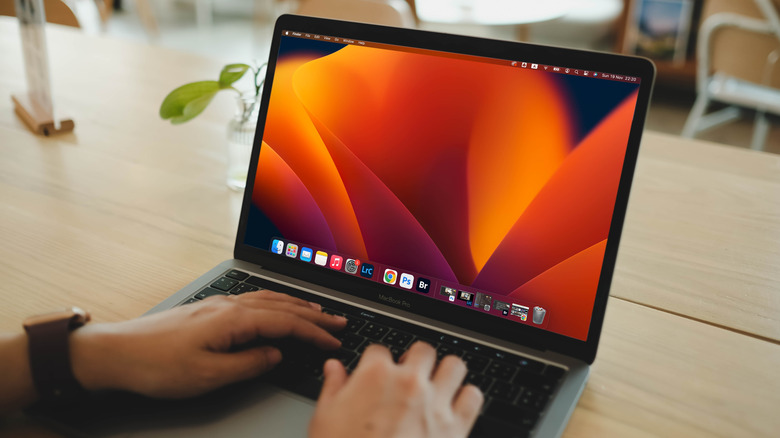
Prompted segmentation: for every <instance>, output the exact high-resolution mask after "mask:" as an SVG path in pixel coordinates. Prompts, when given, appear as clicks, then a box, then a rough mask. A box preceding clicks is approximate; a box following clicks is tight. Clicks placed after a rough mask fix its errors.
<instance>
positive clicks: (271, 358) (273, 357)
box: [265, 348, 282, 365]
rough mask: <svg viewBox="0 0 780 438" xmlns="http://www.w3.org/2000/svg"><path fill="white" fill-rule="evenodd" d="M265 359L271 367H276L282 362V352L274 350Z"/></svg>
mask: <svg viewBox="0 0 780 438" xmlns="http://www.w3.org/2000/svg"><path fill="white" fill-rule="evenodd" d="M265 358H266V360H267V361H268V363H269V364H270V365H276V364H278V363H279V362H281V361H282V352H281V351H279V350H277V349H276V348H272V349H270V350H268V351H267V352H266V353H265Z"/></svg>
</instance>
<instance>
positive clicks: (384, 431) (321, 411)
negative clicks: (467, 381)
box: [309, 342, 483, 438]
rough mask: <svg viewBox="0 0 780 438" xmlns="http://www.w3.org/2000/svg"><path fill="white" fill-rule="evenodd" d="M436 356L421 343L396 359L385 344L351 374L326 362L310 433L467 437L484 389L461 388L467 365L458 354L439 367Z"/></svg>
mask: <svg viewBox="0 0 780 438" xmlns="http://www.w3.org/2000/svg"><path fill="white" fill-rule="evenodd" d="M436 359H437V358H436V351H435V350H434V349H433V347H431V346H430V345H428V344H426V343H425V342H417V343H415V344H413V345H412V346H411V347H410V348H409V350H408V351H407V352H406V353H405V354H404V355H403V356H401V358H400V360H399V362H398V363H395V362H394V361H393V356H392V355H391V352H390V350H388V349H387V348H386V347H384V346H380V345H370V346H368V347H367V348H366V350H365V352H364V353H363V356H362V357H361V359H360V362H359V363H358V365H357V367H356V368H355V370H354V371H353V372H352V374H351V375H349V376H347V372H346V370H345V368H344V365H343V364H342V363H341V362H340V361H338V360H334V359H330V360H328V361H327V362H326V363H325V369H324V371H325V381H324V383H323V387H322V392H321V393H320V398H319V401H318V402H317V408H316V410H315V413H314V417H313V418H312V421H311V423H310V425H309V436H310V437H312V438H331V437H353V436H354V437H357V436H360V437H369V436H370V437H447V438H450V437H465V436H467V435H468V433H469V430H471V427H472V425H473V424H474V422H475V421H476V419H477V416H478V415H479V413H480V409H481V407H482V403H483V396H482V393H481V392H480V391H479V389H477V388H476V387H475V386H473V385H466V386H461V384H462V382H463V379H464V377H465V376H466V373H467V369H466V365H465V364H464V363H463V361H462V360H461V359H460V358H458V357H455V356H447V357H445V358H444V359H443V360H442V361H441V362H439V364H438V366H437V364H436Z"/></svg>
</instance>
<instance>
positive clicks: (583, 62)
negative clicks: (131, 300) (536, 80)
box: [234, 15, 655, 363]
mask: <svg viewBox="0 0 780 438" xmlns="http://www.w3.org/2000/svg"><path fill="white" fill-rule="evenodd" d="M282 30H289V31H301V32H308V33H316V34H323V35H333V36H340V37H347V38H354V39H359V40H366V41H372V42H381V43H388V44H396V45H402V46H410V47H417V48H424V49H430V50H439V51H447V52H453V53H460V54H466V55H477V56H484V57H492V58H499V59H508V60H509V59H529V60H530V59H533V60H534V62H538V63H540V64H550V65H561V64H565V65H576V66H579V67H580V68H582V69H588V70H591V71H601V72H615V73H620V74H624V75H630V76H635V77H638V78H640V80H641V82H640V87H639V94H638V99H637V105H636V110H635V116H634V121H633V124H632V126H631V131H630V134H629V139H628V145H627V148H626V155H625V160H624V164H623V171H622V174H621V179H620V184H619V187H618V193H617V198H616V202H615V209H614V213H613V216H612V223H611V227H610V231H609V237H608V239H607V245H606V250H605V256H604V262H603V264H602V269H601V276H600V279H599V284H598V289H597V291H596V296H595V301H594V307H593V312H592V315H591V322H590V326H589V329H588V337H587V340H585V341H582V340H579V339H575V338H571V337H568V336H564V335H560V334H557V333H555V332H551V331H547V330H543V329H539V328H536V327H533V326H530V325H526V324H522V323H518V322H514V321H510V320H507V319H503V318H499V317H496V316H493V315H488V314H483V313H480V312H476V311H474V310H472V309H467V308H463V307H460V306H453V305H450V304H449V303H447V302H445V301H440V300H435V299H431V298H430V297H428V296H426V295H423V294H417V293H414V292H403V291H401V290H399V289H396V288H393V287H390V286H386V285H383V284H381V283H377V282H372V281H367V280H365V279H363V278H359V277H354V276H350V275H346V274H344V273H343V272H337V271H333V270H330V269H323V268H321V267H319V266H316V265H313V264H308V263H305V262H302V261H300V260H295V259H291V258H287V257H280V256H278V255H277V254H273V253H271V252H270V251H267V250H265V249H261V248H257V247H253V246H249V245H247V244H246V243H244V242H245V238H246V230H247V229H246V227H247V222H248V216H249V204H250V203H251V195H252V193H251V191H252V188H253V186H254V176H255V174H256V172H257V162H258V156H259V150H260V147H261V144H262V138H263V129H264V126H265V119H266V115H267V111H268V104H269V101H270V92H271V87H270V86H266V87H265V88H264V90H263V95H262V99H261V104H260V105H261V106H260V115H259V118H258V122H257V131H256V134H255V139H254V146H253V151H252V159H251V162H250V166H249V173H248V178H247V186H246V187H247V189H246V190H245V193H244V199H243V205H242V210H241V217H240V222H239V227H238V232H237V235H236V243H235V248H234V257H235V258H236V259H240V260H244V261H248V262H250V263H254V264H257V265H261V266H262V267H263V268H264V269H267V270H270V271H273V272H278V273H280V274H283V275H288V276H294V277H296V278H300V279H302V280H305V281H308V282H311V283H315V284H318V285H321V286H324V287H328V288H332V289H336V290H339V291H340V292H344V293H348V294H352V295H355V296H359V297H360V298H363V299H369V300H372V301H376V302H377V303H381V304H385V305H387V304H388V301H386V300H380V299H379V298H378V296H379V294H383V295H384V296H386V297H387V296H390V297H393V298H396V299H398V300H402V301H404V302H405V303H407V304H408V305H409V306H410V307H406V306H399V308H401V309H403V310H407V311H412V312H414V313H417V314H420V315H423V316H425V317H428V318H433V319H436V320H440V321H443V322H446V323H450V324H454V325H457V326H461V327H463V328H466V329H469V330H473V331H477V332H480V333H486V334H489V335H491V336H494V337H498V338H501V339H505V340H507V341H510V342H513V343H516V344H520V345H525V346H528V347H531V348H535V349H539V350H550V351H555V352H559V353H561V354H565V355H567V356H572V357H576V358H578V359H581V360H583V361H585V362H587V363H592V362H593V360H594V358H595V355H596V350H597V347H598V341H599V338H600V335H601V329H602V324H603V320H604V313H605V310H606V303H607V299H608V296H609V289H610V285H611V281H612V275H613V273H614V267H615V261H616V258H617V250H618V245H619V240H620V235H621V232H622V228H623V222H624V218H625V214H626V208H627V204H628V197H629V192H630V189H631V183H632V180H633V175H634V169H635V165H636V159H637V155H638V152H639V143H640V138H641V134H642V130H643V127H644V120H645V116H646V113H647V108H648V104H649V100H650V95H651V93H652V84H653V81H654V77H655V67H654V66H653V64H652V62H650V61H649V60H647V59H644V58H637V57H628V56H622V55H614V54H606V53H597V52H587V51H580V50H571V49H564V48H556V47H547V46H541V45H534V44H527V43H519V42H513V41H498V40H488V39H482V38H475V37H467V36H460V35H450V34H440V33H433V32H426V31H419V30H411V29H402V28H392V27H385V26H378V25H369V24H362V23H352V22H343V21H335V20H327V19H320V18H312V17H302V16H294V15H283V16H281V17H280V18H279V19H278V20H277V22H276V26H275V29H274V34H273V40H272V43H271V48H270V56H269V64H268V69H267V73H266V82H265V83H266V84H267V85H270V84H272V83H273V77H274V70H275V67H276V56H277V53H278V52H279V45H280V42H281V34H282ZM464 86H467V84H464Z"/></svg>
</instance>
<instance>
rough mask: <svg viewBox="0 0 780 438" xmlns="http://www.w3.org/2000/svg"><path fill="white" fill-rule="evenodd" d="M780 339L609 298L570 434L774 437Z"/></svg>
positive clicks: (779, 399)
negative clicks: (750, 334)
mask: <svg viewBox="0 0 780 438" xmlns="http://www.w3.org/2000/svg"><path fill="white" fill-rule="evenodd" d="M778 366H780V346H779V345H777V344H773V343H770V342H766V341H763V340H760V339H755V338H751V337H748V336H745V335H742V334H739V333H734V332H732V331H729V330H724V329H721V328H718V327H714V326H712V325H709V324H702V323H700V322H697V321H692V320H690V319H686V318H680V317H678V316H675V315H670V314H668V313H666V312H663V311H658V310H655V309H650V308H648V307H646V306H642V305H637V304H633V303H629V302H626V301H624V300H621V299H617V298H610V301H609V303H608V304H607V315H606V319H605V322H604V331H603V333H602V339H601V343H600V345H599V352H598V356H597V357H596V362H595V363H594V364H593V368H592V372H591V376H590V380H589V382H588V384H587V386H586V388H585V391H584V393H583V395H582V398H581V399H580V402H579V404H578V405H577V408H576V409H575V411H574V415H573V416H572V419H571V421H570V422H569V425H568V426H567V428H566V433H565V434H564V436H567V437H580V436H588V437H590V436H609V437H613V436H614V437H618V436H621V437H622V436H631V437H643V436H662V437H698V436H702V437H716V436H722V437H748V436H749V437H773V436H777V431H778V430H780V416H778V415H777V407H778V406H780V380H778V379H777V378H776V377H775V375H776V374H777V371H776V370H777V369H778Z"/></svg>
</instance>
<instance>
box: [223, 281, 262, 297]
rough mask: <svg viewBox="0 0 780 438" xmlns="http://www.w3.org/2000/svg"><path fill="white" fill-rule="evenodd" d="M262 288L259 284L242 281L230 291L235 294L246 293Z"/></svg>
mask: <svg viewBox="0 0 780 438" xmlns="http://www.w3.org/2000/svg"><path fill="white" fill-rule="evenodd" d="M258 290H260V288H259V287H257V286H252V285H251V284H246V283H241V284H239V285H238V286H236V287H234V288H233V289H232V290H231V291H230V293H231V294H233V295H241V294H245V293H247V292H255V291H258Z"/></svg>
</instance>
